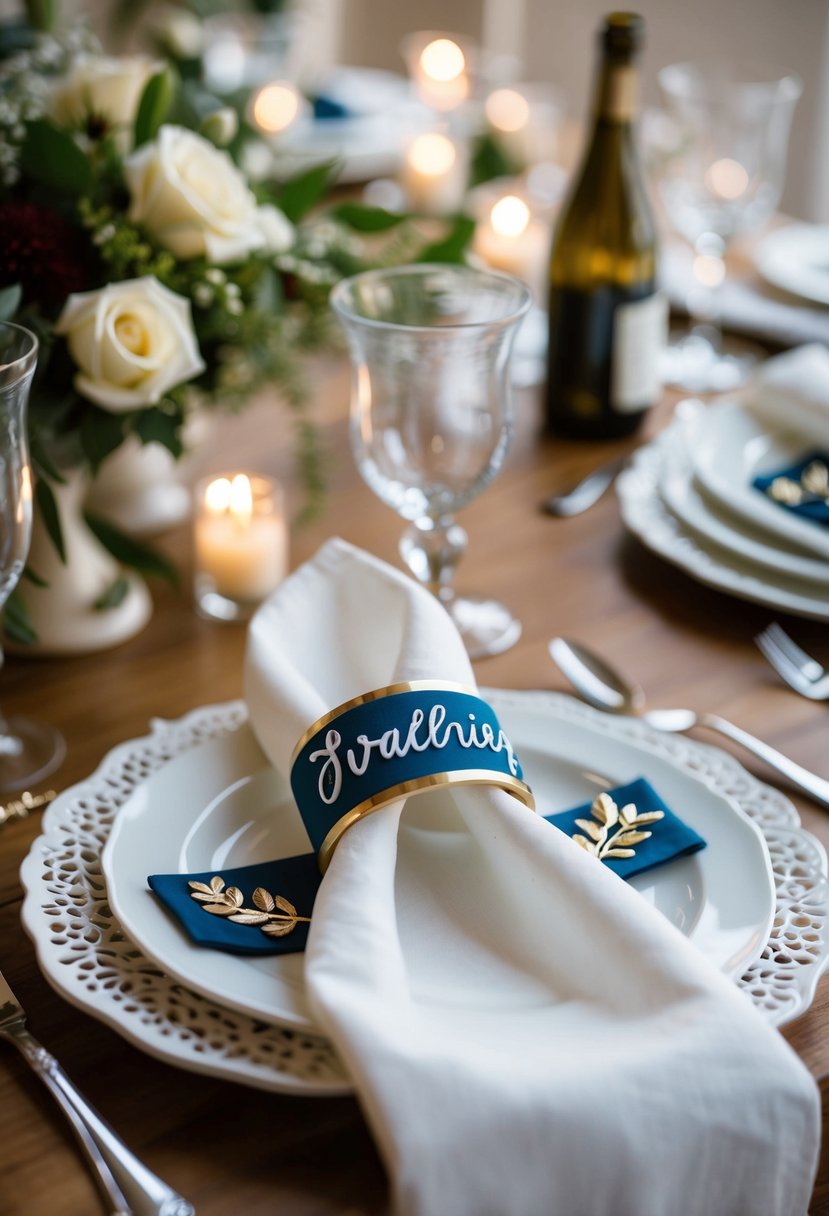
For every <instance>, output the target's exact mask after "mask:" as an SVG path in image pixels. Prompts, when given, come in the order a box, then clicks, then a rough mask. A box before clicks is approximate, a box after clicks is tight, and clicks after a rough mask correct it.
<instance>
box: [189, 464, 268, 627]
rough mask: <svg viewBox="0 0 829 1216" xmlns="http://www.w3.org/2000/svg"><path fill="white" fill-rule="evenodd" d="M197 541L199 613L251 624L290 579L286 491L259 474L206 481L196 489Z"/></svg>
mask: <svg viewBox="0 0 829 1216" xmlns="http://www.w3.org/2000/svg"><path fill="white" fill-rule="evenodd" d="M193 540H194V549H195V577H194V592H195V597H196V607H197V609H198V611H199V613H200V614H201V615H202V616H204V617H208V618H209V619H211V620H216V621H245V620H248V619H249V617H250V616H251V615H252V614H253V612H254V611H255V609H256V608H257V607H258V605H259V604H261V603H262V601H263V600H264V599H266V598H267V597H268V596H269V595H270V593H271V592H272V591H273V590H274V589H275V588H276V587H277V586H278V584H279V583H280V582H281V581H282V579H283V578H284V577H285V575H286V574H287V573H288V526H287V523H286V520H285V512H284V508H283V498H282V488H281V486H280V485H279V483H278V482H276V481H274V480H273V478H271V477H264V476H261V475H259V474H256V473H224V474H215V475H214V476H212V477H206V478H204V479H203V480H202V481H200V482H199V483H198V485H197V486H196V489H195V511H194V513H193Z"/></svg>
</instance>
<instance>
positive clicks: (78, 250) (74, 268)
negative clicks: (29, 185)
mask: <svg viewBox="0 0 829 1216" xmlns="http://www.w3.org/2000/svg"><path fill="white" fill-rule="evenodd" d="M89 261H90V258H89V250H88V246H87V244H86V241H85V239H84V236H83V234H82V233H81V232H80V231H79V230H78V229H77V228H73V227H72V225H71V224H69V223H68V222H67V221H66V220H65V219H64V218H63V217H62V216H61V215H58V213H57V212H56V211H53V210H52V209H51V207H46V206H44V205H43V204H42V203H29V202H15V201H12V202H7V203H3V204H2V205H0V287H8V286H9V285H10V284H12V283H20V285H21V287H22V288H23V299H24V301H25V302H26V303H37V304H40V305H41V306H42V307H44V308H45V309H47V310H51V309H54V308H59V307H60V306H61V305H62V304H63V301H64V300H65V299H66V297H67V296H68V295H69V294H70V293H71V292H73V291H83V290H84V289H85V288H86V287H88V286H90V273H89Z"/></svg>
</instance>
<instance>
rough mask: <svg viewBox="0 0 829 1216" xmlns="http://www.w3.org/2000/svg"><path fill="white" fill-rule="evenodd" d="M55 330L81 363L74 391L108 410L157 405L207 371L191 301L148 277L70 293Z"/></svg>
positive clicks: (118, 411) (73, 356) (119, 410)
mask: <svg viewBox="0 0 829 1216" xmlns="http://www.w3.org/2000/svg"><path fill="white" fill-rule="evenodd" d="M55 332H56V333H59V334H64V335H65V337H66V342H67V345H68V347H69V352H70V354H71V355H72V358H73V359H74V360H75V363H76V364H77V365H78V374H77V375H76V377H75V388H76V389H77V390H78V392H79V393H80V394H81V396H82V397H87V398H88V399H89V400H90V401H94V402H95V404H96V405H100V406H103V408H104V409H106V410H110V411H111V412H112V413H113V414H120V413H124V412H126V411H127V410H134V409H140V408H141V407H142V406H147V405H155V404H156V403H157V402H158V401H160V400H161V398H162V397H163V395H164V394H165V393H166V392H167V390H168V389H171V388H174V387H175V386H176V385H177V384H183V383H184V382H185V381H186V380H192V379H193V377H194V376H197V375H198V374H199V373H200V372H202V371H204V362H203V360H202V357H201V355H200V354H199V347H198V343H197V341H196V335H195V333H194V332H193V321H192V318H191V315H190V301H189V300H186V299H185V298H184V296H180V295H177V294H176V293H175V292H174V291H170V290H169V289H168V288H167V287H163V286H162V285H161V283H159V282H158V280H157V279H154V278H151V277H148V278H144V279H129V280H127V281H126V282H124V283H110V284H109V285H108V286H107V287H102V288H101V289H100V290H99V291H83V292H80V293H77V294H75V295H71V296H70V297H69V299H68V300H67V301H66V304H65V305H64V308H63V312H62V313H61V315H60V316H59V317H58V321H57V324H56V326H55Z"/></svg>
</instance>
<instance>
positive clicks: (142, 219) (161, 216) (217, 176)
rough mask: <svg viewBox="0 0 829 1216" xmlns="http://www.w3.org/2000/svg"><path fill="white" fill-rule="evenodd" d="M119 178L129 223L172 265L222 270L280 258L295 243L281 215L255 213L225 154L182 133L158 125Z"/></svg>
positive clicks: (267, 210) (270, 211) (257, 209)
mask: <svg viewBox="0 0 829 1216" xmlns="http://www.w3.org/2000/svg"><path fill="white" fill-rule="evenodd" d="M124 173H125V175H126V179H127V185H128V186H129V190H130V194H131V196H132V205H131V207H130V212H129V216H130V219H131V220H135V221H137V222H138V223H140V224H143V225H144V227H145V228H146V229H147V231H148V232H149V233H150V234H151V235H152V236H153V237H155V239H156V240H157V241H158V242H159V243H160V244H161V245H163V246H164V248H165V249H169V250H170V252H171V253H174V254H175V256H176V257H178V258H195V257H200V256H205V257H206V258H207V259H208V261H210V262H213V263H215V264H216V265H217V266H224V265H227V264H228V263H230V262H240V261H243V260H244V259H245V258H246V257H247V256H248V254H250V253H253V252H255V251H260V252H263V253H277V252H282V251H283V250H284V249H285V248H287V247H288V245H290V243H291V241H292V239H293V228H292V227H291V225H290V223H289V221H288V220H287V219H286V218H285V216H284V215H282V213H281V212H279V211H277V209H276V208H275V207H258V206H257V204H256V199H255V198H254V196H253V193H252V192H251V190H250V188H249V186H248V184H247V182H246V181H245V179H244V177H243V176H242V174H241V173H240V172H239V170H238V169H237V167H236V165H234V163H233V161H232V160H231V159H230V157H229V156H228V154H227V153H226V152H221V151H219V149H218V148H214V147H213V145H212V144H211V143H210V142H209V141H208V140H206V139H203V138H202V136H200V135H196V134H195V132H193V131H188V130H186V129H185V128H183V127H173V126H163V127H162V128H161V130H160V131H159V133H158V138H157V139H156V140H154V142H153V143H151V144H146V145H145V146H144V147H143V148H139V149H138V151H137V152H134V153H133V155H132V156H130V157H128V159H127V160H126V161H125V162H124Z"/></svg>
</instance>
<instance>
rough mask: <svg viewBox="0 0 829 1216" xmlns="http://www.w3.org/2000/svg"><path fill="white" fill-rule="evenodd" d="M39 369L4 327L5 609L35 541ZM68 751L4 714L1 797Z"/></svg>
mask: <svg viewBox="0 0 829 1216" xmlns="http://www.w3.org/2000/svg"><path fill="white" fill-rule="evenodd" d="M36 363H37V338H36V337H35V335H34V334H33V333H30V332H29V330H28V329H24V328H23V327H22V326H21V325H12V324H11V323H9V322H0V607H2V605H3V604H5V602H6V600H7V599H8V597H9V595H10V594H11V592H12V591H13V589H14V588H15V587H16V586H17V583H18V582H19V580H20V576H21V575H22V573H23V569H24V567H25V565H26V556H27V554H28V552H29V542H30V540H31V535H32V469H31V465H30V463H29V444H28V439H27V434H26V407H27V404H28V400H29V390H30V388H31V383H32V377H33V376H34V371H35V365H36ZM2 661H3V656H2V651H0V664H2ZM65 751H66V747H65V744H64V740H63V736H62V735H60V734H59V733H58V731H56V730H55V729H54V727H52V726H48V725H46V724H45V723H42V722H36V721H33V720H32V719H30V718H24V717H21V716H20V715H14V716H11V717H6V716H5V715H3V714H2V713H0V793H2V792H6V791H12V790H18V789H22V788H23V786H25V785H29V784H30V783H31V784H33V783H35V782H37V781H39V780H40V779H41V778H43V777H45V776H47V775H48V774H49V773H51V772H52V771H53V770H54V769H55V768H57V766H58V765H59V764H60V762H61V760H62V759H63V757H64V754H65Z"/></svg>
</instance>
